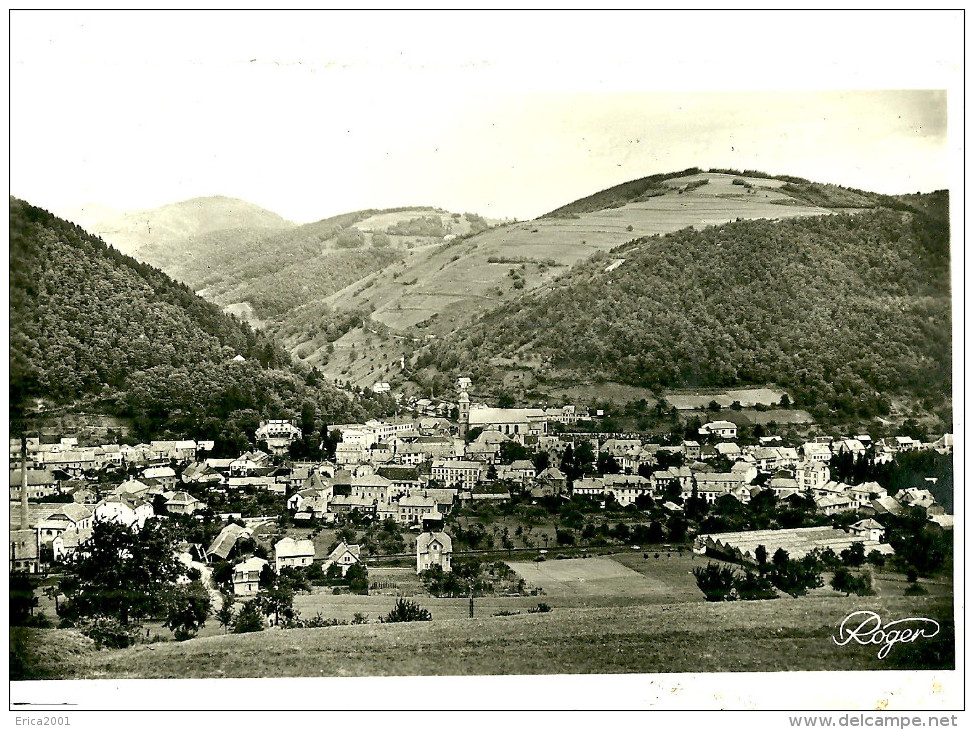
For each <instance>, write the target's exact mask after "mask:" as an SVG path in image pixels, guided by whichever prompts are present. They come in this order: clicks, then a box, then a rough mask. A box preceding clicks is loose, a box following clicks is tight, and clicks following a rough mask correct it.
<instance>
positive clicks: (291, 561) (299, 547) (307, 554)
mask: <svg viewBox="0 0 974 730" xmlns="http://www.w3.org/2000/svg"><path fill="white" fill-rule="evenodd" d="M314 558H315V544H314V542H312V541H311V540H295V539H294V538H293V537H285V538H284V539H283V540H281V541H279V542H277V543H275V545H274V560H275V567H274V569H275V570H276V571H277V572H278V573H280V572H281V568H305V567H307V566H309V565H311V564H312V563H313V562H314Z"/></svg>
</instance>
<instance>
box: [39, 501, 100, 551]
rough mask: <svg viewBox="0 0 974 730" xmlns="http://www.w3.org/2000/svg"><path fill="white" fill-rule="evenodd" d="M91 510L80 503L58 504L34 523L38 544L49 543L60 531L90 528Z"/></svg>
mask: <svg viewBox="0 0 974 730" xmlns="http://www.w3.org/2000/svg"><path fill="white" fill-rule="evenodd" d="M92 520H93V516H92V511H91V510H90V509H88V508H87V507H85V506H84V505H81V504H75V503H73V502H72V503H69V504H59V505H56V506H55V508H54V509H53V510H51V511H49V512H48V513H47V514H46V515H44V517H42V518H41V519H40V520H38V521H37V523H36V528H35V529H36V530H37V541H38V543H39V544H40V545H45V544H47V543H50V542H51V541H52V540H53V539H54V538H55V537H57V536H58V535H60V534H61V533H62V532H66V531H68V530H73V531H74V532H81V531H82V530H87V529H90V528H91V525H92Z"/></svg>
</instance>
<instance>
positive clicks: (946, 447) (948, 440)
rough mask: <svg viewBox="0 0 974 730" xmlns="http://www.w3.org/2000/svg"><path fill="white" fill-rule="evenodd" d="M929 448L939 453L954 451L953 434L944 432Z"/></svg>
mask: <svg viewBox="0 0 974 730" xmlns="http://www.w3.org/2000/svg"><path fill="white" fill-rule="evenodd" d="M930 446H931V448H932V449H933V450H934V451H936V452H938V453H941V454H950V453H953V451H954V434H952V433H945V434H944V435H943V436H941V437H940V438H939V439H937V440H936V441H934V442H933V443H932V444H931V445H930Z"/></svg>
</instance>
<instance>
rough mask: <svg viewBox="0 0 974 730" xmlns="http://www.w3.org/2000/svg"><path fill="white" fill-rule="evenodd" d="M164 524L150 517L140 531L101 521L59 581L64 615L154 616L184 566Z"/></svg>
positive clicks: (137, 617) (182, 571) (126, 619)
mask: <svg viewBox="0 0 974 730" xmlns="http://www.w3.org/2000/svg"><path fill="white" fill-rule="evenodd" d="M173 544H174V540H173V539H172V537H171V536H170V534H169V531H168V528H167V527H166V523H164V522H162V521H159V520H149V521H148V522H146V523H145V526H144V527H143V528H142V529H141V530H134V529H133V528H132V527H129V526H127V525H123V524H120V523H117V522H106V521H101V520H99V521H97V522H95V525H94V527H93V528H92V532H91V539H90V540H89V542H88V543H87V544H86V545H85V547H84V550H83V551H79V552H78V553H77V555H78V558H77V559H76V560H75V561H73V562H71V563H69V564H68V567H67V571H68V577H66V578H65V579H64V580H63V581H62V583H61V589H62V591H63V592H64V594H65V596H66V597H67V602H66V603H65V604H63V606H62V611H61V612H62V614H63V615H64V616H65V617H68V618H78V617H84V616H89V617H90V616H110V617H115V618H117V619H118V620H119V621H121V622H122V623H123V624H127V623H128V622H129V620H130V619H136V620H139V619H144V618H147V617H149V616H152V615H154V614H155V613H156V612H157V611H158V609H159V607H160V606H162V605H164V604H165V598H166V597H167V596H168V595H169V594H170V593H171V592H172V591H173V590H174V589H175V586H176V579H177V578H178V577H179V576H181V575H183V574H185V572H186V568H185V566H184V565H183V564H182V563H181V562H179V561H178V560H177V559H176V555H175V551H174V550H173Z"/></svg>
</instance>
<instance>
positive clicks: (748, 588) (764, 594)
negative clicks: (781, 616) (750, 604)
mask: <svg viewBox="0 0 974 730" xmlns="http://www.w3.org/2000/svg"><path fill="white" fill-rule="evenodd" d="M734 589H735V590H736V591H737V596H738V598H740V599H741V600H742V601H768V600H772V599H775V598H777V597H778V594H777V593H776V592H775V589H774V586H773V585H772V584H771V581H770V580H769V579H768V577H767V576H764V575H761V574H760V573H752V572H751V571H746V572H745V573H744V574H743V575H740V576H738V578H737V580H735V581H734Z"/></svg>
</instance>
